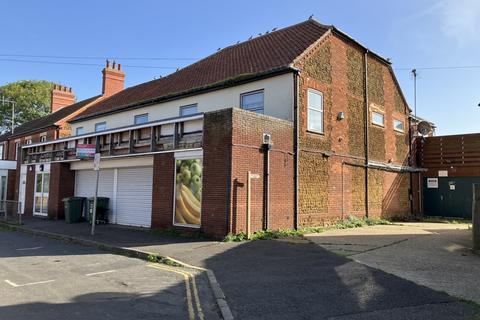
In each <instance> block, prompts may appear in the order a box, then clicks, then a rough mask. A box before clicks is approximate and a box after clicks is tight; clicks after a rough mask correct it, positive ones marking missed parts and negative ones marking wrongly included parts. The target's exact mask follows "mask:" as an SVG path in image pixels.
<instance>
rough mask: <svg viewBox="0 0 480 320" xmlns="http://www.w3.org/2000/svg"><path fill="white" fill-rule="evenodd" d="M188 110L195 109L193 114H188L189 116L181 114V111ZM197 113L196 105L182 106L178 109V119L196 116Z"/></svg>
mask: <svg viewBox="0 0 480 320" xmlns="http://www.w3.org/2000/svg"><path fill="white" fill-rule="evenodd" d="M190 108H195V112H194V113H190V114H182V112H183V110H188V109H190ZM196 113H198V103H191V104H186V105H184V106H180V107H179V108H178V115H179V116H180V117H186V116H190V115H192V114H196Z"/></svg>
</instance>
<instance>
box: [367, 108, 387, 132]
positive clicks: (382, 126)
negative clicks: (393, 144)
mask: <svg viewBox="0 0 480 320" xmlns="http://www.w3.org/2000/svg"><path fill="white" fill-rule="evenodd" d="M374 114H378V115H381V116H382V119H383V121H382V123H377V122H375V121H374V118H373V115H374ZM370 123H371V124H373V125H374V126H377V127H380V128H385V113H383V112H380V111H376V110H372V111H371V112H370Z"/></svg>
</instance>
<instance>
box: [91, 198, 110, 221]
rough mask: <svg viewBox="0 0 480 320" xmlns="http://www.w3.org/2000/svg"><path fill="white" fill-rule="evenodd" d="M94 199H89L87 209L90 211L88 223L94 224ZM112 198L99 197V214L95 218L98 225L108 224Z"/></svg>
mask: <svg viewBox="0 0 480 320" xmlns="http://www.w3.org/2000/svg"><path fill="white" fill-rule="evenodd" d="M93 202H94V200H93V197H91V198H88V199H87V209H88V221H89V222H90V224H91V223H92V215H93ZM109 202H110V198H106V197H97V213H96V216H95V218H96V219H95V220H96V221H95V222H96V223H97V224H98V223H108V210H109Z"/></svg>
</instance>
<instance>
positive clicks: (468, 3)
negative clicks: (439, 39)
mask: <svg viewBox="0 0 480 320" xmlns="http://www.w3.org/2000/svg"><path fill="white" fill-rule="evenodd" d="M438 9H439V10H440V15H441V19H442V32H443V33H444V34H445V35H446V36H447V37H451V38H454V39H456V40H457V42H458V43H459V44H461V45H463V44H465V43H467V42H469V41H478V35H479V33H480V1H478V0H446V1H443V2H441V3H440V4H439V6H438Z"/></svg>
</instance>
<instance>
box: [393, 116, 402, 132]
mask: <svg viewBox="0 0 480 320" xmlns="http://www.w3.org/2000/svg"><path fill="white" fill-rule="evenodd" d="M395 122H398V123H401V124H402V129H397V126H396V125H395ZM393 130H394V131H396V132H399V133H405V122H403V121H402V120H400V119H396V118H393Z"/></svg>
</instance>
